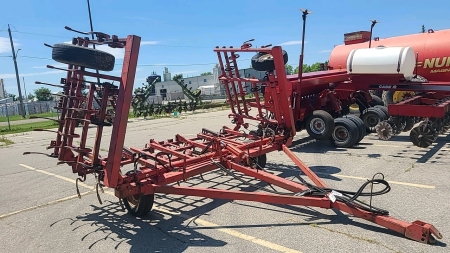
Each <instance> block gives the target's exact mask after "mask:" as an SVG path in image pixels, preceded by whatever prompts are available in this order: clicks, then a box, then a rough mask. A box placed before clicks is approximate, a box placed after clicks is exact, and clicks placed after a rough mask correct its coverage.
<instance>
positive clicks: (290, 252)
mask: <svg viewBox="0 0 450 253" xmlns="http://www.w3.org/2000/svg"><path fill="white" fill-rule="evenodd" d="M19 165H20V166H22V167H25V168H27V169H30V170H34V171H36V172H40V173H44V174H47V175H50V176H54V177H56V178H59V179H62V180H65V181H67V182H71V183H75V180H73V179H70V178H67V177H64V176H60V175H57V174H54V173H51V172H48V171H45V170H40V169H36V168H33V167H31V166H28V165H25V164H19ZM78 185H79V186H81V187H85V188H89V189H91V190H92V188H93V187H92V186H89V185H86V184H83V183H78ZM90 192H92V191H89V192H88V193H90ZM88 193H85V194H88ZM105 193H106V194H109V195H112V196H114V197H115V195H114V193H113V192H110V191H105ZM76 196H77V195H75V197H76ZM75 197H74V196H70V197H67V198H75ZM53 202H55V201H53ZM153 210H155V211H158V212H164V213H168V214H171V215H176V216H179V217H182V218H185V219H187V220H188V221H190V220H192V219H195V222H196V223H197V224H200V225H202V226H208V227H217V230H218V231H220V232H223V233H226V234H228V235H231V236H234V237H237V238H240V239H242V240H246V241H249V242H252V243H255V244H258V245H261V246H263V247H266V248H269V249H272V250H276V251H279V252H286V253H302V252H300V251H298V250H294V249H290V248H287V247H284V246H282V245H278V244H275V243H272V242H269V241H266V240H263V239H259V238H256V237H254V236H250V235H246V234H243V233H241V232H238V231H236V230H232V229H228V228H221V226H220V225H217V224H214V223H212V222H209V221H205V220H202V219H199V218H195V217H191V216H189V215H186V214H182V213H178V212H171V211H169V210H167V209H162V208H158V207H154V208H153ZM23 211H24V210H19V211H17V212H14V213H11V214H8V216H11V215H13V214H15V213H19V212H23ZM0 218H1V216H0Z"/></svg>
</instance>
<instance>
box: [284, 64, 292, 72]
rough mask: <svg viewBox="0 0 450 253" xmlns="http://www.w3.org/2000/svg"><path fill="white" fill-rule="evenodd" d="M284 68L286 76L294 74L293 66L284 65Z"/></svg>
mask: <svg viewBox="0 0 450 253" xmlns="http://www.w3.org/2000/svg"><path fill="white" fill-rule="evenodd" d="M284 68H285V69H286V74H288V75H292V74H293V73H294V68H293V67H292V66H291V65H289V64H286V65H284Z"/></svg>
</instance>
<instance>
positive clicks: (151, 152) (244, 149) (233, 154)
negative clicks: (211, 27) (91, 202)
mask: <svg viewBox="0 0 450 253" xmlns="http://www.w3.org/2000/svg"><path fill="white" fill-rule="evenodd" d="M95 34H96V35H97V38H98V39H97V40H95V41H94V40H89V39H88V38H75V39H74V40H73V42H74V45H68V44H65V45H63V44H56V45H54V46H53V54H52V55H53V59H55V60H56V61H58V62H62V63H65V64H68V68H67V69H61V70H64V71H67V77H66V78H65V79H62V82H61V84H62V85H60V86H61V87H62V88H63V90H64V96H63V97H62V98H61V108H60V109H61V118H60V120H59V123H60V125H59V128H58V130H57V131H56V136H57V138H56V140H55V141H52V142H51V145H50V147H49V149H53V153H52V154H51V155H50V156H51V157H55V158H57V159H58V163H66V164H68V165H70V166H71V167H72V171H73V172H74V173H76V174H78V175H79V176H80V178H79V179H77V182H78V181H79V180H81V181H84V180H85V179H86V176H87V175H88V174H94V175H95V176H96V178H97V179H98V183H97V190H98V189H99V188H101V187H103V186H106V187H110V188H114V189H115V194H116V196H117V197H118V198H119V201H123V202H124V204H125V207H126V208H127V210H128V211H129V213H130V214H132V215H135V216H143V215H146V214H147V213H148V212H149V211H150V210H151V208H152V206H153V202H154V194H155V193H166V194H178V195H190V196H199V197H207V198H220V199H234V200H247V201H258V202H264V203H276V204H288V205H300V206H311V207H321V208H327V209H329V208H333V209H337V210H341V211H343V212H346V213H348V214H351V215H354V216H356V217H359V218H362V219H365V220H368V221H371V222H374V223H376V224H379V225H380V226H383V227H386V228H388V229H391V230H394V231H396V232H398V233H400V234H403V235H404V236H405V237H407V238H410V239H413V240H416V241H419V242H423V243H432V242H434V241H435V240H434V237H436V238H442V236H441V234H440V233H439V232H438V231H437V230H436V229H435V228H434V227H433V226H432V225H430V224H427V223H424V222H422V221H415V222H413V223H409V222H404V221H401V220H398V219H396V218H393V217H390V216H389V215H388V211H386V210H382V209H379V208H375V207H373V206H371V205H367V204H365V203H363V202H361V201H358V200H357V198H358V197H359V196H370V197H372V196H375V195H381V194H384V193H387V192H388V191H389V190H390V186H389V184H388V183H387V182H386V181H385V180H384V179H373V180H369V181H368V182H366V183H365V184H364V185H362V186H361V188H360V189H359V190H358V191H356V192H349V191H340V190H335V189H331V188H329V187H328V186H327V185H326V184H325V182H323V181H322V180H321V179H320V178H319V177H318V176H317V175H316V174H314V173H313V172H312V171H311V170H310V169H309V168H308V167H307V166H306V165H305V164H303V163H302V161H301V160H300V159H299V158H298V157H297V156H296V155H295V154H293V153H292V152H291V151H290V150H289V148H288V147H289V146H290V145H291V143H292V139H293V137H294V135H295V134H296V130H295V117H296V116H295V117H294V111H296V109H299V110H297V111H296V112H297V113H299V114H300V115H302V113H304V111H302V110H301V108H302V107H301V106H300V104H301V103H302V102H303V101H301V100H300V98H301V94H300V92H301V90H299V89H298V87H295V86H292V85H290V82H288V81H287V79H286V74H285V72H284V62H283V51H282V50H281V48H280V47H273V48H263V49H253V48H251V45H250V46H249V45H248V44H246V45H247V46H246V45H244V46H243V47H242V48H241V49H233V48H222V49H219V48H216V49H215V50H214V51H215V52H217V54H218V56H219V61H220V67H221V69H222V73H223V75H222V76H221V77H220V80H221V82H222V84H223V85H225V87H226V90H227V91H228V93H227V95H228V99H229V101H230V104H231V108H232V114H231V115H230V116H231V117H232V118H233V122H234V123H235V127H234V128H233V129H232V128H228V127H225V126H224V127H223V128H222V129H220V131H218V132H214V131H211V130H207V129H203V130H202V132H201V133H199V134H197V136H196V137H195V138H189V139H188V138H185V137H183V136H181V135H175V138H174V139H171V140H167V141H163V142H158V141H155V140H150V141H149V142H148V143H146V144H145V147H144V148H134V147H131V148H125V147H124V139H125V134H126V128H127V117H128V112H129V108H130V104H131V96H132V91H133V83H134V76H135V71H136V64H137V59H138V54H139V45H140V37H138V36H133V35H130V36H128V37H127V38H125V39H119V38H117V36H108V35H106V34H102V33H95ZM91 44H108V45H110V46H113V47H123V48H125V56H124V61H123V67H122V75H121V76H120V77H115V76H109V75H103V74H97V73H93V72H89V71H87V70H86V68H90V69H97V70H102V71H110V70H112V67H113V66H114V58H113V56H112V55H110V54H108V53H106V52H103V51H99V50H95V49H92V48H89V47H88V46H89V45H91ZM237 51H242V52H259V53H263V54H270V55H271V57H273V59H274V60H273V68H272V70H271V71H268V72H267V78H266V79H265V80H257V79H249V78H247V79H245V78H241V77H240V76H239V70H238V67H237V65H236V58H237V57H238V56H237V54H235V52H237ZM222 55H223V57H222ZM224 59H225V60H224ZM97 60H99V61H97ZM274 69H276V70H277V71H276V72H277V73H276V74H275V73H274V71H273V70H274ZM331 74H332V76H334V75H337V76H339V75H342V74H343V73H331ZM331 74H330V73H327V74H325V73H322V74H318V75H317V76H314V77H304V82H305V83H308V82H311V83H314V82H321V81H320V80H322V81H324V82H325V81H326V82H331V81H330V80H331V79H333V78H334V77H330V75H331ZM84 77H97V78H101V79H104V80H108V81H114V82H117V89H115V88H114V86H113V85H112V83H109V82H103V83H101V82H86V81H84ZM300 78H301V76H300ZM243 82H248V83H251V85H252V90H253V92H254V94H255V97H256V101H255V102H248V101H246V100H245V93H244V89H243V88H244V87H243ZM235 84H237V85H235ZM261 84H264V86H265V88H264V89H265V91H264V104H263V103H262V102H261V101H260V100H259V97H260V96H259V91H260V89H261V87H262V85H261ZM86 86H87V87H88V93H87V95H86V96H83V95H82V93H81V89H82V88H83V87H86ZM96 90H102V91H103V93H102V94H103V96H101V97H98V96H97V97H96V96H95V94H96V93H95V91H96ZM293 94H294V96H293ZM95 98H96V99H98V100H99V101H100V103H99V104H100V108H98V109H95V108H93V105H92V102H93V101H94V99H95ZM82 100H83V101H86V103H85V106H82V105H81V103H79V101H82ZM108 102H110V103H111V102H112V103H113V104H115V107H114V108H115V118H114V121H113V123H112V138H111V139H110V140H109V152H108V156H107V157H100V156H99V148H100V143H101V141H102V131H103V127H104V126H106V125H108V124H106V123H105V116H106V114H107V113H106V111H107V107H108ZM252 109H254V110H256V114H254V115H253V116H251V114H250V111H251V110H252ZM263 110H267V111H268V112H270V113H267V112H266V113H265V112H263ZM80 112H83V113H82V114H80ZM254 112H255V111H254ZM79 115H83V116H84V118H81V120H82V122H83V125H82V127H81V128H80V129H79V130H80V131H81V133H80V134H76V133H75V130H76V129H77V128H76V127H75V122H76V121H77V120H80V118H79ZM246 120H256V121H258V122H259V123H260V125H259V128H258V130H257V131H251V132H250V133H246V132H245V131H242V129H241V127H244V128H247V127H248V126H249V125H248V123H247V122H246ZM90 124H94V125H95V126H96V131H97V134H96V138H95V144H94V147H93V148H92V149H91V148H87V147H86V137H87V133H88V131H89V130H92V129H95V128H89V125H90ZM75 138H79V143H80V144H79V145H78V146H75V145H74V142H73V140H74V139H75ZM240 139H241V140H240ZM242 139H245V141H243V140H242ZM275 150H276V151H283V152H285V153H286V154H287V155H288V157H289V158H290V159H291V160H292V161H293V162H294V163H295V164H296V165H297V166H298V168H299V170H301V171H302V172H303V173H304V174H305V175H307V176H308V178H309V179H310V180H311V181H312V182H313V183H314V185H313V184H310V183H308V182H306V181H303V182H301V183H296V182H292V181H290V180H287V179H284V178H281V177H278V176H275V175H273V174H271V173H268V172H266V171H265V170H264V166H265V163H266V154H267V153H268V152H272V151H275ZM127 164H132V165H134V168H133V169H132V170H130V171H128V172H125V173H122V171H121V167H122V166H124V165H127ZM216 169H220V170H221V171H223V172H224V173H226V174H227V175H230V176H232V177H234V178H235V179H237V180H241V181H242V179H241V176H239V175H240V174H241V173H242V174H245V175H247V176H251V177H254V178H257V179H259V180H262V181H265V182H267V183H269V184H271V185H275V186H278V187H280V188H283V189H285V190H286V191H284V192H280V191H275V190H268V189H265V188H262V187H257V188H258V189H259V190H261V192H241V191H233V190H220V189H210V188H194V187H184V186H180V184H179V183H180V182H183V181H184V180H187V179H188V178H190V177H193V176H197V175H200V176H201V175H202V173H205V172H208V171H212V170H216ZM237 173H239V174H237ZM175 183H178V185H177V184H175ZM368 184H383V185H385V188H384V189H383V190H380V191H377V192H364V191H363V189H364V188H365V186H366V185H368ZM255 187H256V186H255ZM99 200H100V197H99Z"/></svg>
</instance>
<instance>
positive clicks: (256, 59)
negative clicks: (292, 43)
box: [251, 50, 289, 71]
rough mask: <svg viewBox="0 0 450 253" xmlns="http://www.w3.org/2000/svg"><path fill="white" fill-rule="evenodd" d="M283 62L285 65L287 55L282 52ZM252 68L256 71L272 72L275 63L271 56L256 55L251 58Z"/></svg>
mask: <svg viewBox="0 0 450 253" xmlns="http://www.w3.org/2000/svg"><path fill="white" fill-rule="evenodd" d="M283 60H284V64H286V63H287V62H288V60H289V57H288V54H287V52H286V51H284V50H283ZM251 62H252V68H253V69H254V70H256V71H273V70H275V62H274V60H273V57H272V55H271V54H268V53H257V54H255V55H254V56H253V57H252V60H251Z"/></svg>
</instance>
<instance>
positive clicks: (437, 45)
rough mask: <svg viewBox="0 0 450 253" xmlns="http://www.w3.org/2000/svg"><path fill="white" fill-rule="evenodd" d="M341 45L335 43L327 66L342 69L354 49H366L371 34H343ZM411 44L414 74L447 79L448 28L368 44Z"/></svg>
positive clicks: (449, 77) (449, 63)
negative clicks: (414, 59) (415, 60)
mask: <svg viewBox="0 0 450 253" xmlns="http://www.w3.org/2000/svg"><path fill="white" fill-rule="evenodd" d="M344 38H345V39H344V42H345V44H344V45H338V46H336V47H335V48H334V49H333V50H332V52H331V55H330V58H329V62H328V66H329V67H330V69H345V68H346V65H347V58H348V55H349V53H350V51H352V50H353V49H358V48H368V47H369V40H370V34H369V35H368V32H366V31H362V32H355V33H348V34H345V35H344ZM380 45H382V46H385V47H412V48H413V50H414V52H415V53H416V56H417V57H418V59H417V72H416V73H417V74H418V75H420V76H423V77H424V78H426V79H427V80H428V81H450V29H447V30H440V31H432V30H429V31H428V32H426V33H418V34H411V35H404V36H397V37H391V38H385V39H379V40H372V43H371V47H377V46H380Z"/></svg>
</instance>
